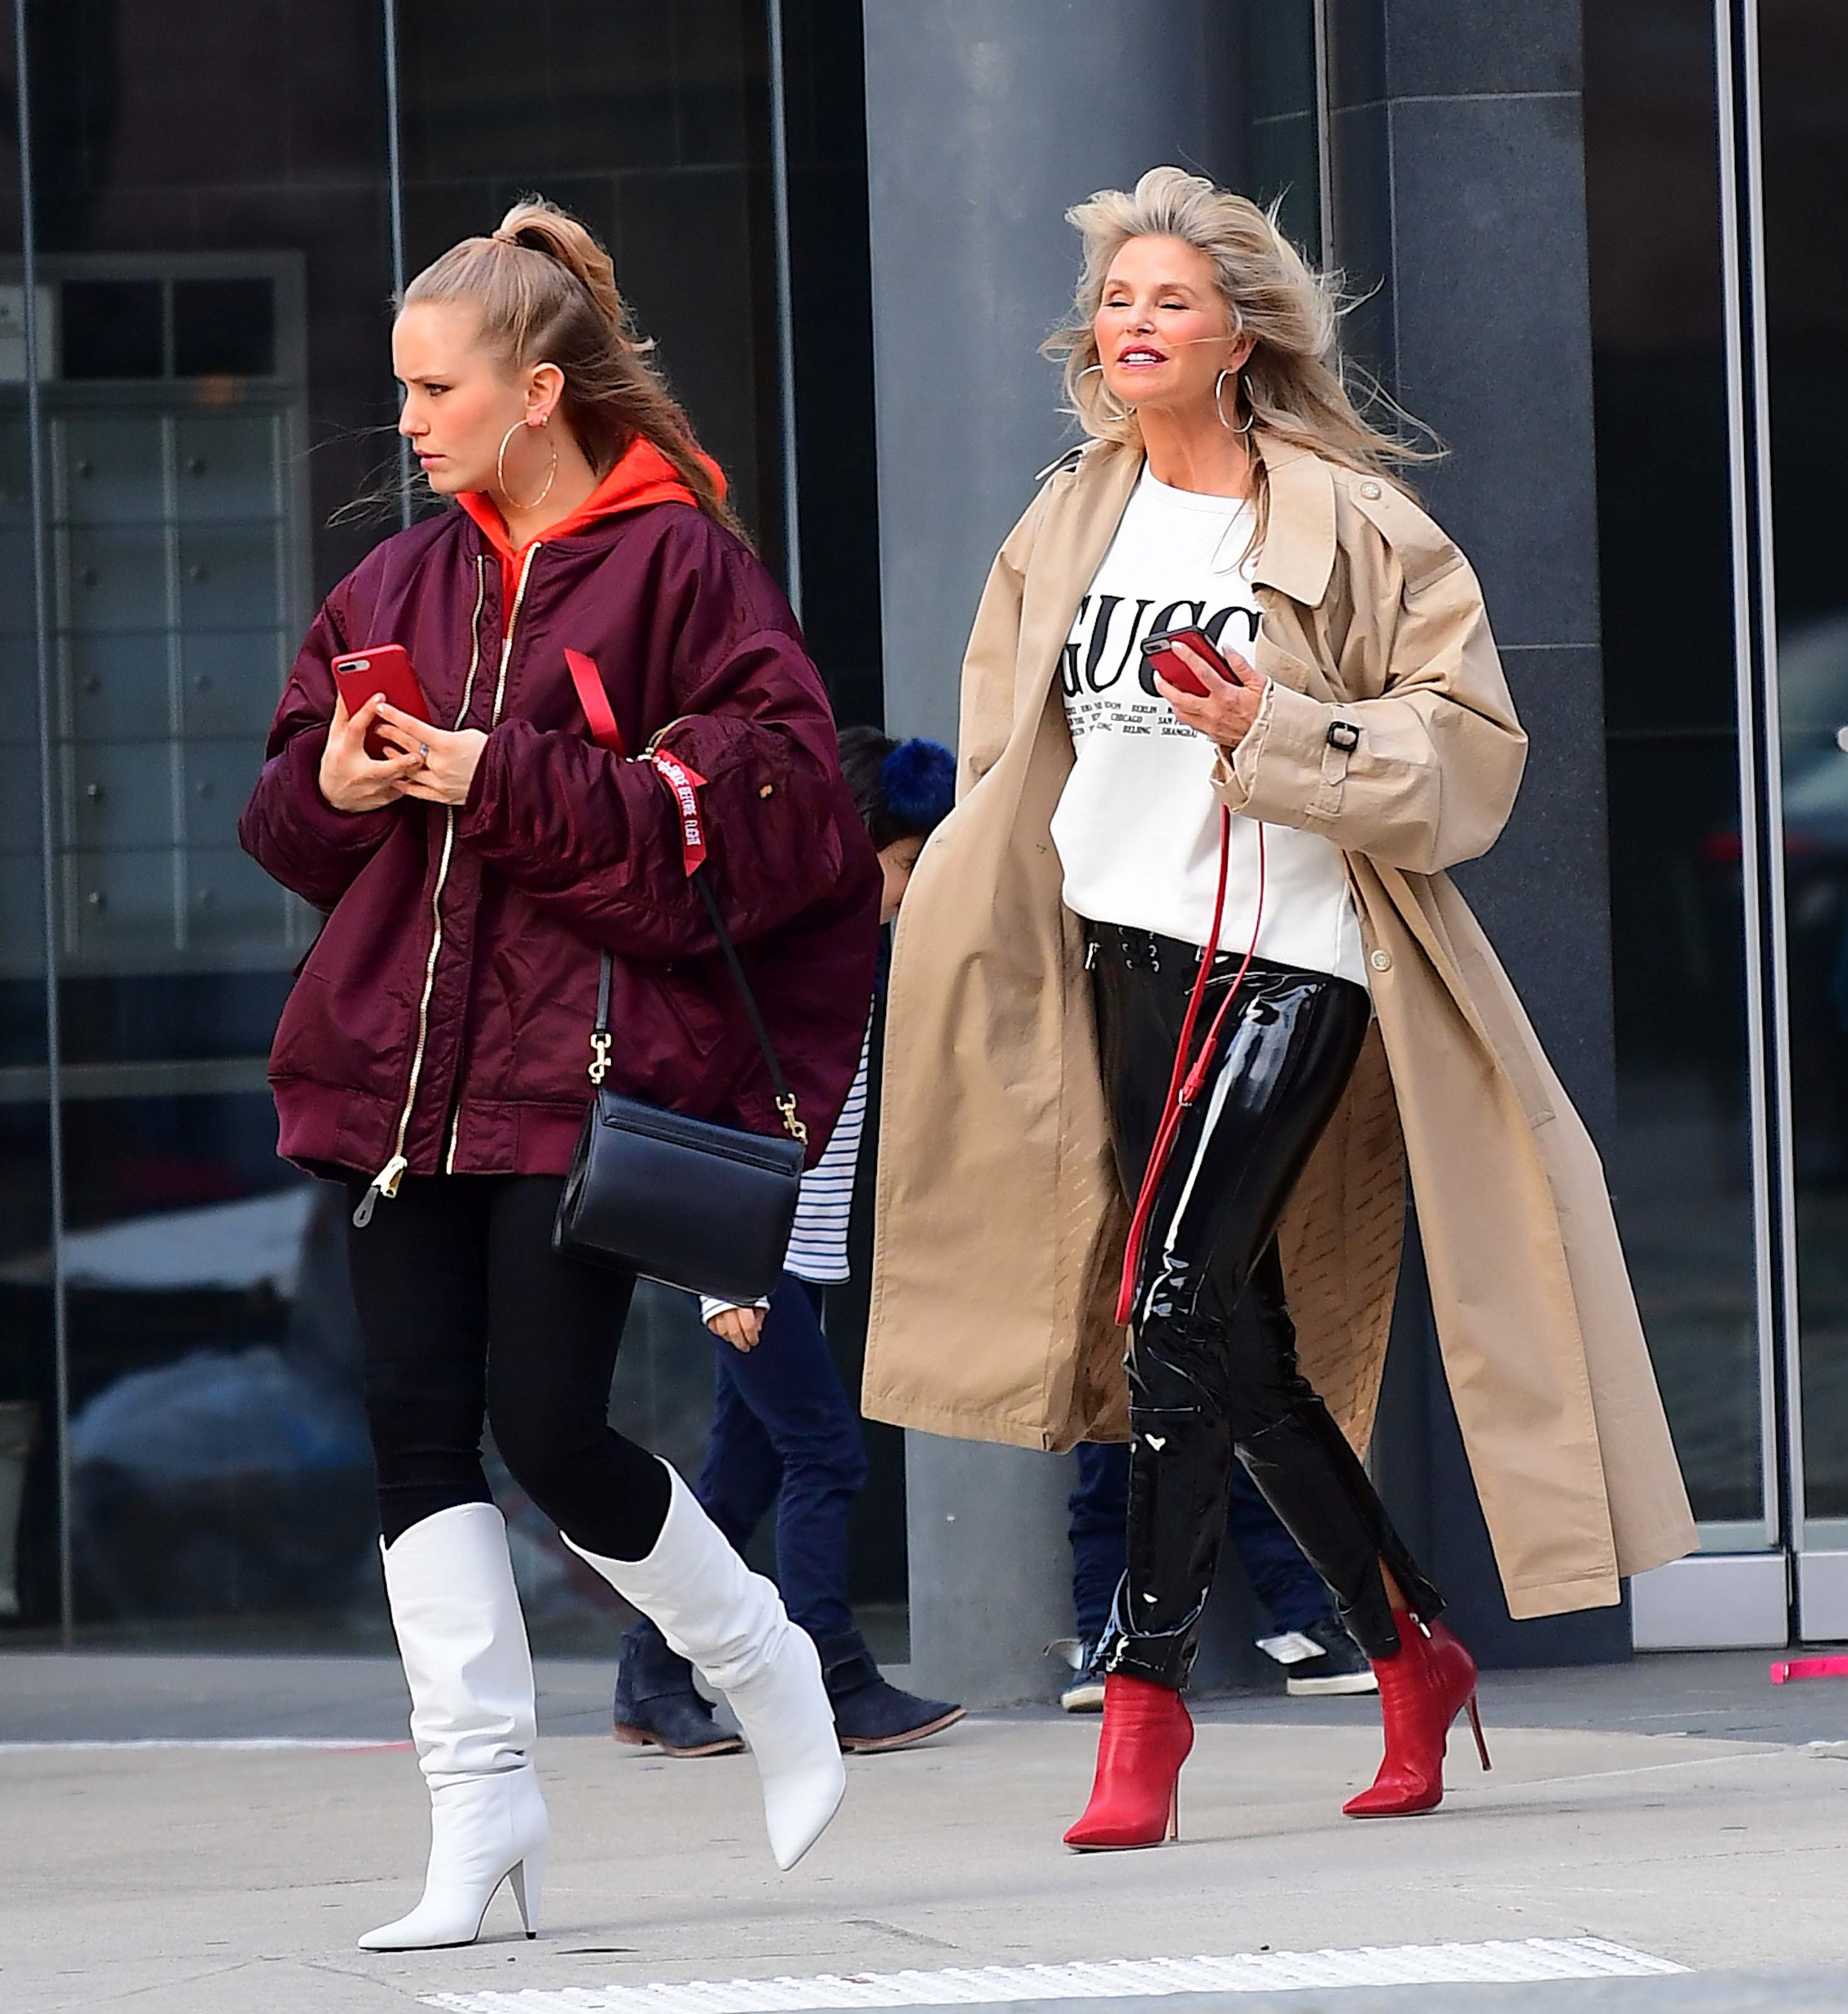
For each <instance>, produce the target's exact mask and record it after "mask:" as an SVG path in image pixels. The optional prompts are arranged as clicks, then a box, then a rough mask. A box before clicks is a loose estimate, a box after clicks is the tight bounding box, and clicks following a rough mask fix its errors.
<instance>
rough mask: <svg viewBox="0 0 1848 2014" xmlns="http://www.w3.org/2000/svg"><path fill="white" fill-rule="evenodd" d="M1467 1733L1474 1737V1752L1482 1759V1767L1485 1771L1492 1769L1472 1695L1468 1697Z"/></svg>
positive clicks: (1473, 1695)
mask: <svg viewBox="0 0 1848 2014" xmlns="http://www.w3.org/2000/svg"><path fill="white" fill-rule="evenodd" d="M1469 1731H1470V1733H1472V1734H1473V1735H1474V1736H1476V1752H1477V1754H1478V1755H1480V1757H1481V1758H1482V1766H1483V1767H1484V1769H1494V1768H1495V1764H1494V1763H1492V1762H1491V1761H1490V1760H1489V1745H1488V1743H1487V1742H1486V1741H1484V1740H1483V1738H1482V1715H1480V1714H1479V1713H1478V1712H1477V1711H1476V1695H1475V1693H1471V1694H1470V1695H1469Z"/></svg>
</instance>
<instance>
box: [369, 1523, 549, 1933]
mask: <svg viewBox="0 0 1848 2014" xmlns="http://www.w3.org/2000/svg"><path fill="white" fill-rule="evenodd" d="M382 1550H383V1552H384V1557H385V1589H386V1595H387V1596H388V1597H389V1600H390V1602H391V1617H392V1626H393V1629H396V1630H397V1636H398V1650H399V1652H400V1654H401V1655H402V1657H403V1658H404V1676H405V1679H406V1680H407V1683H409V1685H410V1687H411V1740H413V1741H414V1743H416V1745H417V1757H418V1765H419V1767H420V1768H421V1769H422V1771H423V1773H424V1780H425V1783H427V1784H428V1785H429V1790H430V1860H429V1870H428V1872H426V1874H425V1877H424V1892H423V1900H422V1901H420V1902H419V1903H418V1905H417V1907H416V1908H414V1909H413V1910H412V1911H411V1913H410V1915H407V1916H400V1918H399V1919H398V1920H397V1922H396V1923H387V1924H386V1925H385V1926H383V1927H382V1929H379V1930H369V1931H368V1932H367V1933H366V1935H365V1936H364V1937H361V1939H360V1941H359V1942H360V1948H361V1950H362V1951H427V1950H430V1949H432V1948H434V1947H436V1946H437V1945H440V1944H472V1943H473V1942H474V1941H475V1937H477V1936H478V1935H479V1932H480V1930H481V1923H482V1919H483V1916H484V1915H486V1913H487V1906H488V1904H489V1903H490V1901H492V1900H493V1896H494V1892H495V1890H497V1889H498V1888H499V1887H500V1886H501V1883H502V1882H503V1881H505V1880H508V1878H509V1877H510V1876H511V1880H512V1883H513V1896H514V1901H515V1903H516V1904H517V1905H519V1912H520V1920H521V1922H522V1923H523V1924H524V1925H525V1926H526V1934H527V1936H528V1937H533V1936H534V1935H536V1933H537V1928H538V1919H539V1891H540V1883H541V1882H542V1880H544V1873H545V1852H546V1845H547V1840H549V1838H550V1837H551V1823H550V1821H549V1820H548V1819H547V1817H546V1811H545V1800H544V1797H541V1796H540V1790H539V1779H538V1777H537V1776H536V1775H535V1773H534V1772H533V1741H534V1740H535V1738H536V1734H537V1728H536V1721H535V1715H534V1709H533V1658H532V1654H531V1653H530V1652H529V1650H528V1649H527V1647H526V1619H525V1618H524V1617H523V1616H522V1614H521V1613H520V1604H519V1596H518V1594H516V1593H515V1591H514V1585H513V1568H512V1564H511V1562H510V1561H509V1560H508V1556H507V1526H506V1525H505V1524H504V1522H503V1521H502V1519H501V1513H500V1512H499V1511H497V1510H496V1509H495V1508H494V1507H493V1504H491V1503H458V1504H457V1505H456V1506H455V1507H454V1508H453V1509H451V1510H448V1511H438V1512H436V1514H435V1515H434V1516H433V1517H429V1518H425V1519H424V1520H423V1521H422V1522H421V1523H420V1524H416V1525H412V1526H411V1529H410V1530H409V1531H408V1532H404V1533H403V1534H401V1535H400V1537H399V1538H398V1539H397V1541H396V1542H395V1543H393V1544H392V1545H389V1546H386V1547H384V1548H383V1549H382Z"/></svg>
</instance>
